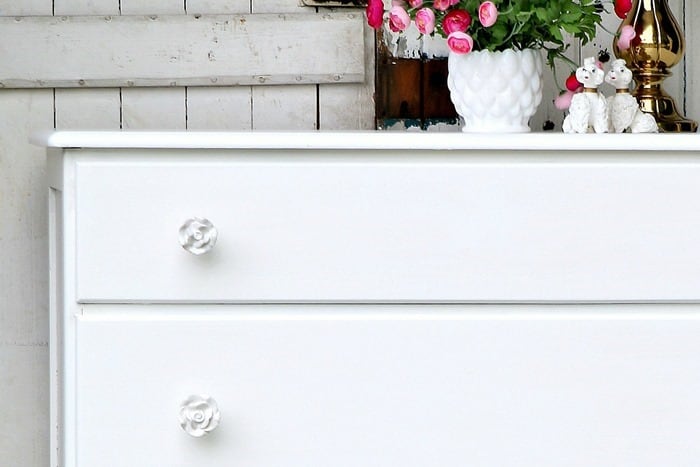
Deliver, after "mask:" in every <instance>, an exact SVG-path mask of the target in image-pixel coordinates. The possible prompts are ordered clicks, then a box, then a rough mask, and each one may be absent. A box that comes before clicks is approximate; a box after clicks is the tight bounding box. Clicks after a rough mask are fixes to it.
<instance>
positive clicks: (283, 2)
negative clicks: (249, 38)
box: [250, 0, 316, 13]
mask: <svg viewBox="0 0 700 467" xmlns="http://www.w3.org/2000/svg"><path fill="white" fill-rule="evenodd" d="M250 6H251V9H252V13H315V12H316V9H315V8H314V7H308V6H303V5H302V4H301V2H300V1H299V0H250Z"/></svg>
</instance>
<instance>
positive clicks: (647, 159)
mask: <svg viewBox="0 0 700 467" xmlns="http://www.w3.org/2000/svg"><path fill="white" fill-rule="evenodd" d="M42 141H43V143H44V144H45V145H47V146H48V147H49V180H50V187H51V190H50V203H51V209H50V213H51V229H52V231H51V239H52V243H51V291H52V296H51V313H52V329H53V336H52V352H51V355H52V372H53V378H52V380H53V381H54V384H53V390H52V394H53V396H52V401H53V421H52V425H53V427H54V431H53V440H52V443H53V448H52V451H53V453H54V458H53V460H52V466H60V467H185V466H192V467H466V466H469V467H598V466H609V467H623V466H629V467H697V466H698V465H700V137H698V136H697V135H641V136H640V135H583V136H580V135H579V136H576V135H563V134H553V135H542V134H528V135H498V136H493V135H491V136H479V135H471V136H470V135H464V134H444V135H443V134H411V133H408V134H407V133H378V132H377V133H307V134H303V133H301V134H300V133H241V134H237V133H195V132H191V133H184V132H181V133H135V132H134V133H130V132H124V133H116V132H115V133H109V132H93V133H88V132H58V133H54V134H52V135H50V136H47V137H46V138H44V139H43V140H42Z"/></svg>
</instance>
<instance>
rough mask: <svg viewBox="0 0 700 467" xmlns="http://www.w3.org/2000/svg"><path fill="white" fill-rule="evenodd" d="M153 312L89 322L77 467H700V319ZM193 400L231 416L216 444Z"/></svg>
mask: <svg viewBox="0 0 700 467" xmlns="http://www.w3.org/2000/svg"><path fill="white" fill-rule="evenodd" d="M137 308H138V307H137ZM681 309H684V308H681ZM150 310H151V309H149V311H146V309H145V308H144V309H142V310H141V311H143V312H142V313H139V312H138V311H136V312H134V311H132V312H131V313H130V315H129V317H128V318H124V317H122V315H121V314H119V313H114V314H110V313H108V312H102V311H100V312H92V311H90V310H88V311H87V312H86V313H85V315H84V316H83V317H81V318H80V320H79V324H78V343H79V344H78V354H77V356H78V358H77V364H78V377H77V403H76V404H77V405H76V406H77V411H76V413H77V424H76V425H77V431H76V436H77V438H76V439H77V443H76V446H77V467H98V466H112V467H146V466H148V467H180V466H182V467H184V466H198V467H230V466H236V467H271V466H275V467H327V466H334V467H367V466H377V467H399V466H401V467H427V466H435V467H464V466H466V465H469V466H482V467H502V466H522V467H547V466H551V467H561V466H581V467H591V466H611V467H612V466H616V467H617V466H621V465H630V466H632V465H633V466H635V467H646V466H648V467H658V466H661V465H666V466H674V467H683V466H688V467H691V466H692V467H696V466H697V459H699V458H700V444H698V443H697V440H698V439H700V424H698V423H697V420H698V417H699V416H700V359H698V358H697V356H698V355H700V339H697V336H698V334H699V333H700V321H699V320H698V314H697V313H695V314H692V313H679V312H676V311H674V309H673V308H671V309H668V307H667V308H666V309H663V308H662V307H651V308H644V307H641V308H630V307H622V308H621V309H619V308H618V309H616V308H609V307H605V306H592V307H591V306H589V307H578V308H576V307H569V308H564V307H546V308H544V309H543V308H541V307H540V308H538V307H536V306H530V307H527V306H523V307H511V308H493V307H487V308H485V309H477V310H476V311H473V309H470V310H466V309H464V308H459V307H447V308H446V307H440V308H435V309H432V308H429V307H403V308H400V309H398V308H396V307H385V308H359V307H324V308H323V309H319V308H318V307H314V308H309V309H304V308H302V307H299V308H296V307H291V308H290V309H285V312H284V314H282V313H279V312H278V311H276V310H275V309H274V308H273V309H270V308H253V309H249V310H248V311H235V312H228V311H227V312H223V311H219V310H216V309H197V310H196V311H197V314H194V313H192V314H189V313H187V312H183V311H178V312H177V313H170V312H163V313H160V312H152V311H150ZM480 310H481V311H480ZM616 310H617V311H616ZM619 310H622V311H619ZM649 310H651V312H649V313H647V311H649ZM675 310H678V308H675ZM513 311H517V313H513ZM657 312H658V313H657ZM191 395H208V396H211V397H212V398H213V399H214V400H215V401H216V403H217V405H218V409H219V410H220V423H219V425H218V427H216V428H215V429H214V430H213V431H211V432H210V433H209V434H207V435H206V436H203V437H201V438H198V437H193V436H191V435H189V434H188V433H186V432H185V431H184V430H183V429H182V428H181V427H180V425H179V421H178V415H179V412H180V405H181V403H182V402H183V401H184V400H185V399H187V398H188V397H189V396H191ZM105 459H107V460H108V461H105Z"/></svg>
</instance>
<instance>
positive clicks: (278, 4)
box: [250, 0, 364, 130]
mask: <svg viewBox="0 0 700 467" xmlns="http://www.w3.org/2000/svg"><path fill="white" fill-rule="evenodd" d="M250 5H251V12H252V13H254V14H257V15H263V14H275V13H276V14H281V15H286V14H295V13H298V15H296V16H299V17H306V18H312V19H313V20H314V21H316V20H318V19H322V18H330V17H332V16H331V15H330V14H328V12H327V11H324V12H323V13H316V9H315V8H310V7H303V6H300V4H299V2H298V1H297V0H251V3H250ZM343 16H344V15H343V14H342V13H341V14H340V17H343ZM335 17H338V16H337V15H336V16H335ZM346 19H347V17H346ZM363 22H364V21H362V23H363ZM358 26H359V27H358V28H357V29H356V31H357V33H360V31H362V27H363V25H362V24H361V23H359V24H358ZM319 38H321V40H319ZM326 40H335V39H329V38H327V37H325V36H323V35H321V36H317V39H316V43H317V44H319V45H320V43H322V42H324V41H326ZM343 40H345V41H347V40H352V35H348V36H346V38H345V39H343ZM343 44H344V42H337V43H336V44H335V45H336V47H335V50H334V51H333V52H332V54H333V55H334V56H335V57H336V58H335V59H336V60H338V61H339V62H340V63H341V65H340V67H341V68H346V66H347V63H346V58H347V55H346V54H345V52H344V46H343ZM358 49H361V50H363V53H364V49H363V48H362V47H359V48H358ZM311 51H313V52H312V53H311V55H315V56H316V57H317V60H321V61H323V60H326V59H327V52H323V51H321V49H320V48H318V47H317V46H314V45H309V46H308V48H307V49H306V52H307V53H309V52H311ZM349 55H350V56H353V55H354V56H355V57H356V58H357V59H359V60H362V58H361V57H362V56H363V54H358V55H355V54H353V53H352V52H349ZM338 77H340V75H338V76H336V78H338ZM363 79H364V70H363V72H362V76H361V77H360V76H357V77H355V78H354V79H352V80H351V81H353V82H359V81H363ZM338 81H344V80H342V79H341V80H338ZM318 82H320V81H318ZM330 82H333V81H330ZM291 83H292V85H288V86H275V87H272V86H265V87H259V86H256V87H253V89H252V99H253V120H252V121H253V129H255V130H272V129H278V130H301V129H306V130H308V129H315V128H318V121H317V118H316V116H317V112H318V105H317V93H318V87H317V86H316V85H304V84H301V81H299V82H297V83H294V82H291Z"/></svg>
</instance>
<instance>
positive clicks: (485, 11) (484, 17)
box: [479, 2, 498, 28]
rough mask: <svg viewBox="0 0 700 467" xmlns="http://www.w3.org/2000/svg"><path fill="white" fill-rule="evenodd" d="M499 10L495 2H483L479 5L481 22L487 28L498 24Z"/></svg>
mask: <svg viewBox="0 0 700 467" xmlns="http://www.w3.org/2000/svg"><path fill="white" fill-rule="evenodd" d="M497 19H498V10H497V9H496V5H494V4H493V2H483V3H482V4H481V5H479V22H480V23H481V25H482V26H484V27H485V28H489V27H491V26H493V25H494V24H495V23H496V20H497Z"/></svg>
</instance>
